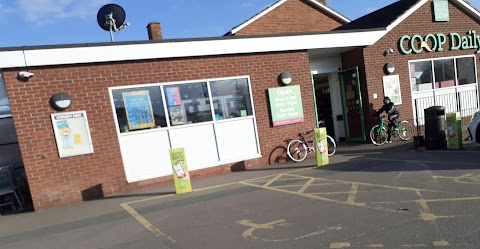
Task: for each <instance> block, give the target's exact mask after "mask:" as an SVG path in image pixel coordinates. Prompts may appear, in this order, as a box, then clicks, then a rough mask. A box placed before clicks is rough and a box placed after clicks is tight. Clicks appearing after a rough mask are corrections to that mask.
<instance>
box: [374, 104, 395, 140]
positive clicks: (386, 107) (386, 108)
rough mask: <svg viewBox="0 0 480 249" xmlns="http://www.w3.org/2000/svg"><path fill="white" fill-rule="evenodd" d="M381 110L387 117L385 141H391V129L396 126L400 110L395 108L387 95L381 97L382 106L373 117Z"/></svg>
mask: <svg viewBox="0 0 480 249" xmlns="http://www.w3.org/2000/svg"><path fill="white" fill-rule="evenodd" d="M382 112H386V113H387V117H388V129H387V135H388V136H387V143H391V142H392V130H393V129H394V128H396V127H397V120H398V118H399V117H400V112H399V111H397V109H395V104H394V103H393V102H392V100H390V98H389V97H387V96H385V98H383V106H382V108H380V110H378V112H377V113H376V114H375V118H378V117H379V116H380V114H381V113H382Z"/></svg>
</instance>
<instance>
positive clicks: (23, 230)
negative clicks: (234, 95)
mask: <svg viewBox="0 0 480 249" xmlns="http://www.w3.org/2000/svg"><path fill="white" fill-rule="evenodd" d="M398 145H399V144H397V145H395V144H393V145H388V146H385V147H381V148H380V147H371V146H368V145H361V146H347V147H342V148H341V150H339V152H338V155H335V156H334V157H332V158H331V161H332V162H331V165H329V166H327V167H323V168H316V167H313V166H312V164H313V163H314V162H313V160H311V159H310V160H307V161H306V162H304V163H301V164H284V165H277V166H269V167H265V168H261V169H255V170H249V171H246V172H241V173H232V174H227V175H221V176H214V177H208V178H202V179H198V180H195V179H194V182H193V185H194V189H195V191H194V192H193V193H190V194H184V195H175V194H173V193H171V191H173V188H172V186H170V185H169V184H166V185H163V186H159V187H158V188H154V189H149V190H148V191H146V192H142V193H136V194H135V193H132V194H131V195H125V196H123V197H119V198H112V199H108V200H101V201H95V202H91V203H82V204H79V205H76V206H75V205H74V206H72V207H64V208H60V209H57V210H56V211H57V212H55V210H47V211H44V212H38V213H32V214H28V215H25V216H22V215H20V216H8V217H0V219H2V220H3V219H5V220H4V222H2V225H0V243H1V244H2V245H3V246H2V248H116V249H120V248H122V249H123V248H172V249H174V248H480V239H479V238H478V234H480V219H479V218H480V191H479V190H480V163H479V162H478V155H479V153H480V149H479V148H478V146H477V145H471V146H470V147H469V149H467V150H465V151H421V152H419V151H415V150H413V149H412V148H411V146H409V145H401V146H398ZM55 214H57V215H55ZM69 214H70V216H71V217H70V216H69ZM73 217H74V218H73ZM52 219H55V221H52ZM42 221H43V222H44V223H43V224H39V223H41V222H42ZM7 224H9V225H11V229H8V228H7ZM28 224H34V225H33V227H30V228H29V227H28Z"/></svg>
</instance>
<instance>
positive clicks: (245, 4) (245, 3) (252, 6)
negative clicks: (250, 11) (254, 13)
mask: <svg viewBox="0 0 480 249" xmlns="http://www.w3.org/2000/svg"><path fill="white" fill-rule="evenodd" d="M256 6H257V5H256V4H255V3H250V2H243V3H241V4H240V7H241V8H255V7H256Z"/></svg>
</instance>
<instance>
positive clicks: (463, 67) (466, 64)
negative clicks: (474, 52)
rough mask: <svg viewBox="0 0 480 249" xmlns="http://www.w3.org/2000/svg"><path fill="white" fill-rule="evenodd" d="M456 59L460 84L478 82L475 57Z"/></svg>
mask: <svg viewBox="0 0 480 249" xmlns="http://www.w3.org/2000/svg"><path fill="white" fill-rule="evenodd" d="M456 61H457V77H458V85H467V84H475V83H477V78H476V77H475V57H466V58H458V59H456Z"/></svg>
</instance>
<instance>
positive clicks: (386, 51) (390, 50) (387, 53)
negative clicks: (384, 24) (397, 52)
mask: <svg viewBox="0 0 480 249" xmlns="http://www.w3.org/2000/svg"><path fill="white" fill-rule="evenodd" d="M391 53H393V49H392V48H389V49H387V50H385V52H383V56H387V55H389V54H391Z"/></svg>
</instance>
